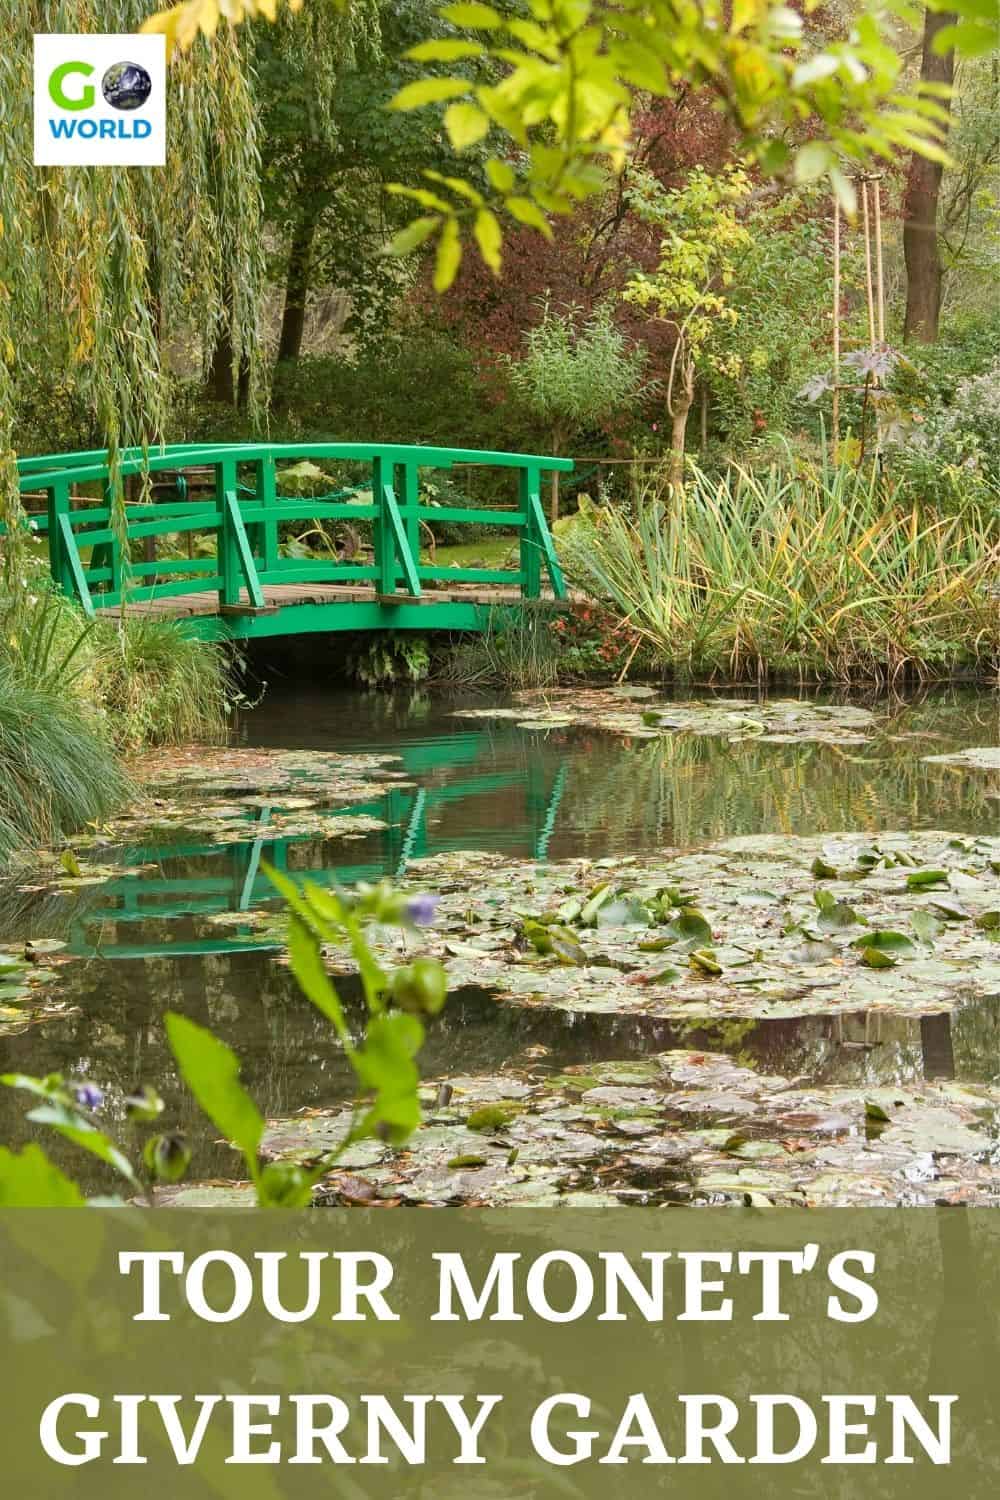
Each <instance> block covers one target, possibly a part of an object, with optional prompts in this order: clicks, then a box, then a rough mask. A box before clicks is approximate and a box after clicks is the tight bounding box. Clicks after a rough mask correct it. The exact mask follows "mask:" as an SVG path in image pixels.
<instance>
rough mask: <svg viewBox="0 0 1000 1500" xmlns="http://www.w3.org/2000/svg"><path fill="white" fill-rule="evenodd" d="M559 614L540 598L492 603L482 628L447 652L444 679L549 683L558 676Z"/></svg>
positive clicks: (466, 682)
mask: <svg viewBox="0 0 1000 1500" xmlns="http://www.w3.org/2000/svg"><path fill="white" fill-rule="evenodd" d="M558 618H559V616H558V614H557V612H556V611H554V610H553V608H552V606H551V605H550V604H548V603H547V602H544V601H543V602H540V603H538V604H534V605H532V604H529V603H525V604H524V606H523V607H522V608H521V609H516V610H511V609H506V608H504V607H503V606H502V605H501V606H499V607H494V608H493V609H491V610H490V614H489V618H488V620H487V622H486V628H485V630H483V631H482V633H481V634H480V635H478V636H476V637H474V638H473V639H471V640H469V641H465V642H463V643H462V644H461V645H460V646H458V647H457V648H455V649H454V650H453V651H452V652H451V653H450V654H449V657H448V660H447V679H448V681H449V682H458V683H461V684H462V685H463V686H465V687H487V686H496V685H499V686H502V687H510V688H535V687H552V686H553V685H554V684H555V683H556V682H557V681H558V680H559V658H560V652H561V642H560V641H559V638H558V636H557V635H554V634H553V631H552V625H553V622H554V621H555V620H556V619H558ZM444 675H445V674H444V673H442V676H444Z"/></svg>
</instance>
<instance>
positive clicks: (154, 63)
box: [34, 32, 167, 167]
mask: <svg viewBox="0 0 1000 1500" xmlns="http://www.w3.org/2000/svg"><path fill="white" fill-rule="evenodd" d="M71 61H73V62H77V61H79V62H85V63H89V64H90V66H91V67H92V68H93V69H94V71H93V74H92V75H90V76H89V77H87V78H84V77H82V76H76V75H73V76H71V77H70V78H68V79H67V81H66V90H67V93H70V94H77V93H78V92H79V91H80V90H82V88H83V87H84V86H85V85H87V84H89V85H90V86H91V87H92V88H93V90H94V103H93V105H92V106H91V107H90V108H89V109H82V110H76V111H68V110H65V109H60V108H59V106H58V105H57V104H54V103H53V101H52V99H51V97H50V95H49V79H50V77H51V76H52V72H53V70H54V69H55V68H57V67H58V66H59V64H60V63H65V62H71ZM122 62H131V63H137V64H138V65H139V66H140V67H142V68H145V70H146V72H147V73H148V74H149V76H150V79H151V81H152V85H153V87H152V89H151V91H150V95H149V98H148V99H147V100H146V102H145V104H143V105H141V106H140V107H139V108H138V109H127V110H126V109H115V108H114V107H113V106H112V105H110V104H109V103H108V102H107V100H106V99H105V97H104V95H103V93H102V92H101V79H102V78H103V77H104V74H105V73H106V72H107V70H108V68H110V67H112V66H113V65H114V64H115V63H122ZM85 120H92V121H94V123H95V124H97V126H98V130H99V129H100V122H102V121H111V122H112V123H113V124H114V126H115V132H116V133H115V134H114V135H113V136H107V135H106V136H104V137H102V136H101V135H100V134H97V135H92V136H91V135H86V136H81V135H79V134H78V133H77V130H78V128H79V122H82V121H85ZM137 120H144V121H146V122H147V123H148V124H149V126H150V131H149V134H148V135H147V136H144V137H143V138H142V139H139V140H135V139H133V138H131V136H130V135H129V134H128V132H129V131H131V130H132V129H133V128H134V123H135V122H136V121H137ZM53 121H64V122H65V121H76V122H78V123H77V129H74V131H73V134H72V135H69V136H57V135H55V134H54V133H53V130H52V122H53ZM34 123H35V165H36V166H44V167H81V166H82V167H162V166H163V164H164V162H165V161H166V157H167V42H166V37H164V36H134V35H125V36H108V35H87V34H83V35H80V34H70V33H59V34H56V33H51V32H50V33H47V34H45V35H36V36H35V111H34ZM88 130H89V127H88ZM119 131H121V132H123V133H122V134H118V133H117V132H119Z"/></svg>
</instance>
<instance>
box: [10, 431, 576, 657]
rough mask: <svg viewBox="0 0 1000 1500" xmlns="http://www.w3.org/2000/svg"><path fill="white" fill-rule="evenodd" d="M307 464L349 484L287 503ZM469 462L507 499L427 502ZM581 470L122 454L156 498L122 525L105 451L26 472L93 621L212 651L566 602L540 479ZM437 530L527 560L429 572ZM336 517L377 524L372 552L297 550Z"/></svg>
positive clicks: (55, 560)
mask: <svg viewBox="0 0 1000 1500" xmlns="http://www.w3.org/2000/svg"><path fill="white" fill-rule="evenodd" d="M303 464H308V465H312V466H314V467H313V469H310V470H309V475H310V482H312V481H313V479H314V476H315V474H316V473H318V474H319V475H320V476H322V475H323V474H325V473H326V472H327V471H328V470H331V469H332V470H335V471H339V473H341V474H343V475H346V476H347V477H346V479H345V480H344V481H343V482H342V483H341V487H340V488H336V487H334V488H333V489H331V490H328V491H326V492H325V493H323V494H320V495H308V496H306V495H303V494H301V493H294V492H293V493H289V489H290V487H294V488H296V489H301V488H302V484H303V471H302V469H301V467H300V466H302V465H303ZM464 466H474V467H475V469H476V470H479V469H482V468H491V469H496V470H499V471H501V473H502V474H503V475H504V476H505V483H506V486H507V488H508V490H509V500H508V503H507V504H506V505H505V506H504V507H502V508H493V507H490V508H482V509H476V508H473V507H471V506H456V505H432V504H429V503H427V501H426V500H422V499H421V483H422V482H425V481H426V480H427V479H428V478H431V476H432V475H433V473H434V472H435V471H441V470H449V469H458V470H460V471H461V469H462V468H463V467H464ZM572 467H573V463H572V460H571V459H565V458H544V457H538V456H534V455H531V454H524V453H482V452H477V451H475V450H469V449H458V448H455V449H452V448H424V447H400V446H394V445H387V444H373V443H303V444H285V443H204V444H173V445H169V446H166V447H162V448H156V449H149V450H148V451H147V452H145V453H144V452H142V451H140V450H138V449H126V450H124V451H122V452H121V453H119V455H118V456H117V461H116V469H117V474H118V476H119V478H120V479H121V480H122V481H125V482H126V493H128V491H129V490H137V489H139V490H142V491H143V494H142V495H141V496H137V497H135V498H136V500H138V502H139V503H126V504H125V506H124V513H123V514H122V513H121V512H120V511H119V512H117V513H116V510H115V508H114V507H113V506H112V503H111V499H110V492H111V488H112V475H111V469H110V467H109V455H108V453H107V452H106V451H105V450H97V451H93V452H88V453H71V454H63V455H45V456H40V457H36V458H25V459H21V460H20V462H19V463H18V471H19V476H20V489H21V493H22V496H23V497H25V500H27V499H28V497H31V498H32V499H33V500H34V507H33V508H34V510H35V512H36V513H35V514H32V516H31V519H30V525H31V526H32V528H33V529H36V530H37V531H39V532H45V533H47V535H48V544H49V556H50V560H51V568H52V574H53V577H54V578H55V580H56V582H57V584H58V585H59V587H60V588H61V589H62V590H63V592H64V593H66V594H67V595H69V596H70V597H72V598H74V599H76V600H77V601H78V602H79V604H80V605H81V607H82V608H83V610H84V612H85V614H87V615H93V614H95V613H96V612H97V611H98V610H114V611H120V610H121V609H122V608H125V607H127V608H128V609H129V610H132V609H134V610H138V611H142V612H145V613H155V614H158V615H167V616H171V617H174V618H176V619H177V620H178V622H179V623H180V624H181V625H182V627H183V629H184V630H185V632H186V633H187V634H190V635H194V636H199V637H201V638H203V639H213V640H225V639H229V638H237V639H247V638H250V637H256V636H277V635H298V634H304V633H308V632H312V631H336V630H385V629H389V630H456V631H459V630H461V631H465V630H481V629H483V628H484V627H485V626H486V623H487V621H488V619H489V617H490V613H491V611H492V610H493V609H494V608H496V607H497V606H500V607H507V608H517V607H518V606H520V605H521V604H523V602H524V601H527V600H536V599H539V598H541V597H542V596H543V592H544V593H545V594H547V595H548V596H549V597H551V598H553V599H556V600H562V599H565V597H566V587H565V584H564V581H563V577H562V573H561V571H560V568H559V563H558V560H557V558H556V553H555V548H554V546H553V542H552V537H551V534H550V532H549V528H548V525H547V523H546V519H545V512H544V509H543V507H542V499H541V495H542V476H543V475H544V474H546V473H547V472H551V471H553V470H562V471H567V470H571V469H572ZM289 471H292V473H291V474H290V473H289ZM133 476H136V477H135V478H133ZM129 480H131V483H127V481H129ZM339 482H340V481H338V483H339ZM431 483H433V479H432V478H431ZM431 521H438V522H448V523H450V524H453V525H459V526H465V525H467V526H476V527H489V528H491V529H494V530H495V531H496V533H497V534H503V533H508V534H511V533H513V534H514V535H512V536H511V550H512V552H513V553H514V558H515V560H514V565H513V566H510V567H504V568H479V567H441V566H436V565H435V562H434V559H433V557H431V558H430V560H429V561H426V562H423V561H421V554H420V546H421V536H422V533H423V534H424V535H426V534H427V533H426V528H424V526H423V523H427V522H431ZM330 522H334V523H342V524H346V525H347V526H348V527H351V528H352V530H353V524H356V523H370V529H371V542H370V545H369V544H367V542H366V544H365V545H364V546H363V547H362V548H361V549H360V552H359V554H356V555H355V556H353V557H347V556H343V555H339V554H338V553H337V552H335V551H334V550H333V549H332V548H331V549H329V550H328V551H327V552H326V554H325V555H315V553H313V554H312V555H310V554H309V553H308V552H306V550H305V549H304V548H303V547H301V546H296V545H295V543H294V541H293V540H292V530H293V528H292V526H291V524H290V523H299V527H298V529H301V524H302V523H314V524H315V525H316V526H321V527H322V528H323V529H324V531H327V533H328V523H330ZM362 532H364V533H365V536H366V537H367V532H368V527H367V526H363V527H362ZM328 534H329V533H328Z"/></svg>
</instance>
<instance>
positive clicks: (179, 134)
mask: <svg viewBox="0 0 1000 1500" xmlns="http://www.w3.org/2000/svg"><path fill="white" fill-rule="evenodd" d="M148 10H149V7H148V5H147V4H145V3H144V0H27V3H26V0H0V19H2V22H3V29H4V35H5V46H4V48H3V49H2V50H0V512H2V518H3V520H4V521H5V522H6V523H7V526H8V537H7V541H6V544H5V547H4V567H5V570H6V572H7V574H8V576H9V575H10V572H11V570H12V569H13V568H16V566H17V563H18V557H19V552H20V546H19V542H18V538H19V537H20V536H21V534H22V529H21V526H20V521H21V519H22V516H21V508H20V502H19V499H18V494H17V476H16V469H15V459H16V455H15V451H14V450H15V442H16V434H17V431H18V422H19V413H20V412H21V411H22V409H23V407H24V405H25V403H26V402H27V400H28V398H29V396H30V394H31V392H32V390H33V387H34V386H36V385H37V383H38V382H39V381H40V380H41V379H42V378H43V377H44V376H47V374H48V372H50V371H51V370H53V369H55V370H60V371H65V372H66V373H67V375H68V377H69V380H70V382H71V383H72V387H73V391H74V396H75V398H76V399H77V400H78V402H79V403H81V404H82V406H83V407H84V409H85V410H86V411H87V413H88V414H89V418H90V422H91V425H92V428H93V430H94V431H95V432H96V433H98V434H100V440H101V441H102V442H103V443H104V444H106V446H107V447H108V449H109V450H110V453H111V455H112V464H113V466H114V464H115V461H116V456H117V455H118V454H119V453H120V451H121V449H122V448H124V447H127V446H132V445H138V446H151V445H155V444H158V443H160V442H161V441H163V440H165V438H166V437H167V433H166V431H165V423H166V412H167V392H168V377H169V370H168V367H167V363H166V359H165V356H164V340H165V337H166V335H167V334H168V333H170V334H174V333H176V332H177V331H178V330H183V329H185V328H186V329H188V330H191V331H192V332H193V333H194V334H195V336H196V337H197V338H198V339H199V340H200V341H201V343H202V352H203V355H204V357H205V359H206V361H209V360H210V359H211V357H212V355H213V353H214V352H215V350H216V349H217V348H218V347H219V346H220V345H222V346H224V347H225V349H226V351H227V354H228V357H229V359H230V361H231V364H232V368H233V371H234V375H235V373H236V372H242V375H243V380H244V385H245V387H246V391H247V399H248V404H249V406H250V407H251V409H252V410H259V408H260V398H261V379H262V377H261V372H262V369H263V361H262V359H261V357H260V353H261V351H260V327H259V309H260V299H261V291H262V286H263V280H264V244H263V233H262V206H261V193H260V156H259V150H258V141H257V113H256V108H255V101H254V95H253V87H254V79H253V69H252V66H251V62H250V55H249V48H250V46H251V45H252V43H251V42H250V41H249V39H248V37H247V36H246V34H245V33H241V32H239V31H235V30H232V29H231V28H229V27H226V28H224V29H223V30H222V31H220V32H219V34H218V35H217V36H216V37H215V39H214V42H213V43H212V44H211V45H210V44H209V43H208V42H207V40H204V39H203V40H200V41H198V42H196V43H195V45H194V46H193V47H192V48H191V49H190V50H189V51H188V52H186V53H185V55H184V56H183V57H182V58H178V59H177V60H176V61H175V62H174V65H173V67H172V68H171V70H170V82H169V90H170V92H169V98H168V114H169V127H168V135H167V161H166V166H165V167H128V168H126V167H100V168H88V167H57V168H52V167H49V168H43V167H35V166H33V165H32V121H31V101H32V37H33V34H34V33H35V32H88V31H89V32H119V33H125V32H132V31H137V30H138V29H139V26H140V25H141V23H142V21H143V19H144V18H145V16H146V15H147V14H148ZM112 491H113V493H114V494H115V495H116V496H117V495H119V494H120V491H121V485H120V484H119V483H118V480H117V476H116V474H115V473H114V472H113V473H112Z"/></svg>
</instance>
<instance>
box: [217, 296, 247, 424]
mask: <svg viewBox="0 0 1000 1500" xmlns="http://www.w3.org/2000/svg"><path fill="white" fill-rule="evenodd" d="M208 390H209V394H210V395H211V397H212V400H213V401H218V402H219V403H220V404H221V405H223V406H235V407H238V408H239V410H240V411H242V410H243V409H244V408H245V407H246V404H247V398H248V396H249V394H250V369H249V366H248V365H247V363H246V361H244V362H243V364H242V365H241V366H240V370H239V377H238V380H237V381H236V383H235V385H234V383H233V340H232V334H231V333H230V330H229V314H228V312H227V314H226V319H225V321H224V322H223V324H222V327H221V328H220V329H219V333H218V337H217V339H216V344H215V348H214V349H213V350H212V362H211V364H210V366H209V370H208Z"/></svg>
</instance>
